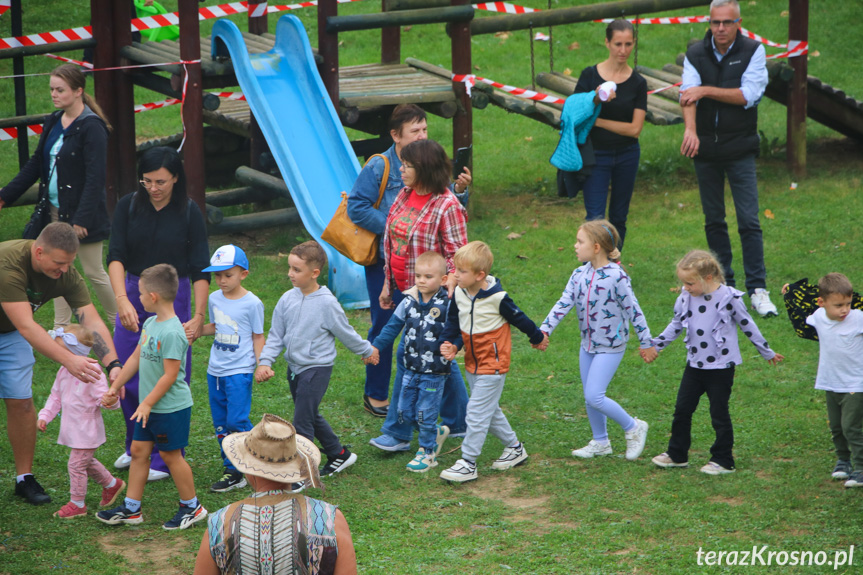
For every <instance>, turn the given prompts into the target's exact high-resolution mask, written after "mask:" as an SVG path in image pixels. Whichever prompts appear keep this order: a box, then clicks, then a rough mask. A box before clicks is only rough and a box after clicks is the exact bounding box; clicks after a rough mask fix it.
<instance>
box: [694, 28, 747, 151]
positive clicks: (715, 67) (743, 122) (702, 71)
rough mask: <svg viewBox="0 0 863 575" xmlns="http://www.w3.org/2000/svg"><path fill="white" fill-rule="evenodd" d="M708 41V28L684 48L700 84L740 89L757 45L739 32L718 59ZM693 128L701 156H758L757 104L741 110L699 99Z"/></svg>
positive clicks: (713, 101)
mask: <svg viewBox="0 0 863 575" xmlns="http://www.w3.org/2000/svg"><path fill="white" fill-rule="evenodd" d="M711 40H712V35H711V33H710V32H709V31H708V32H707V34H706V35H705V36H704V41H703V42H699V43H697V44H693V45H692V46H690V47H689V49H688V50H687V51H686V58H687V59H688V60H689V62H690V63H691V64H692V65H693V66H694V67H695V69H696V70H697V71H698V73H699V75H700V76H701V84H702V85H703V86H716V87H719V88H740V86H741V80H742V78H743V73H744V72H745V71H746V68H747V66H749V62H750V60H752V55H753V54H755V49H756V48H758V46H759V44H758V42H756V41H755V40H750V39H749V38H746V37H744V36H742V35H741V34H740V31H738V32H737V38H736V39H735V40H734V45H733V46H731V48H730V49H729V50H728V52H726V54H725V56H724V57H723V58H722V61H721V62H720V61H717V60H716V55H715V54H714V53H713V43H712V41H711ZM695 129H696V132H697V133H698V139H699V140H700V143H699V149H698V158H700V159H703V160H734V159H738V158H742V157H744V156H748V155H750V154H755V155H756V156H757V155H758V152H759V149H760V140H759V138H758V106H752V107H751V108H749V109H744V108H743V106H736V105H734V104H726V103H724V102H719V101H717V100H713V99H711V98H702V99H700V100H699V101H698V107H697V109H696V113H695Z"/></svg>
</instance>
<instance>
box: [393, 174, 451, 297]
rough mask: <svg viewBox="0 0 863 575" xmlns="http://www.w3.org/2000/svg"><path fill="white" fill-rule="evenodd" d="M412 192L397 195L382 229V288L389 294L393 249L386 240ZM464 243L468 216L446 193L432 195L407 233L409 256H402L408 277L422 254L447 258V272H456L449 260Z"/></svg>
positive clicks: (412, 274) (406, 189)
mask: <svg viewBox="0 0 863 575" xmlns="http://www.w3.org/2000/svg"><path fill="white" fill-rule="evenodd" d="M411 192H413V190H412V189H411V188H409V187H407V186H405V187H404V188H402V191H400V192H399V195H398V196H396V199H395V201H394V202H393V205H392V207H391V208H390V214H389V216H388V217H387V223H386V226H384V255H385V258H386V261H385V263H384V274H385V276H384V277H385V278H386V280H385V281H384V286H385V287H386V288H388V289H389V291H390V293H392V286H394V285H395V279H394V278H393V274H392V270H391V269H390V258H389V256H390V253H391V252H392V250H393V246H392V242H391V239H390V237H389V229H390V220H391V218H392V217H393V215H394V214H397V213H398V212H399V210H401V208H402V206H404V205H405V203H407V201H408V198H410V195H411ZM466 243H467V214H466V213H465V210H464V208H463V207H462V205H461V204H460V203H459V201H458V199H456V197H455V196H454V195H453V193H452V192H451V191H449V190H445V191H444V192H443V193H440V194H432V197H431V198H429V201H428V203H427V204H426V205H425V207H424V208H423V209H422V211H420V213H419V215H418V216H417V219H416V221H415V222H414V224H413V226H411V229H410V230H408V238H407V244H408V253H407V255H406V256H405V260H406V263H405V268H406V269H405V272H406V273H407V277H409V278H412V277H413V276H414V263H415V262H416V259H417V257H419V255H420V254H422V253H423V252H429V251H435V252H438V253H439V254H441V255H442V256H443V257H444V258H446V269H447V273H451V272H453V271H455V264H454V263H453V261H452V258H453V256H454V255H455V252H456V250H457V249H459V248H460V247H462V246H463V245H465V244H466Z"/></svg>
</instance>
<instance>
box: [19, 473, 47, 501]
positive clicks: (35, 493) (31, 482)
mask: <svg viewBox="0 0 863 575" xmlns="http://www.w3.org/2000/svg"><path fill="white" fill-rule="evenodd" d="M15 495H17V496H18V497H23V498H24V499H26V500H27V503H30V504H32V505H42V504H43V503H51V496H50V495H48V494H47V493H45V490H44V489H42V486H41V485H39V482H38V481H36V478H35V477H33V476H32V475H25V476H24V481H22V482H20V483H16V484H15Z"/></svg>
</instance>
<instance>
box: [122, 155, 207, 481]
mask: <svg viewBox="0 0 863 575" xmlns="http://www.w3.org/2000/svg"><path fill="white" fill-rule="evenodd" d="M138 177H139V179H140V182H139V188H138V191H137V192H135V193H133V194H128V195H126V196H123V197H122V198H120V201H119V202H117V207H116V208H115V209H114V233H113V234H112V235H111V241H110V243H109V246H108V275H109V276H110V278H111V285H112V287H113V288H114V293H115V294H116V297H117V308H118V313H117V321H116V324H115V328H114V346H115V347H116V348H117V355H118V356H119V357H120V361H126V359H127V358H128V357H129V356H130V355H131V354H132V352H133V351H135V347H136V346H137V345H138V339H139V335H140V334H139V333H138V332H139V330H140V326H141V325H142V324H143V322H144V320H145V319H147V318H148V317H150V316H151V315H153V314H150V313H147V312H146V311H144V308H143V306H142V304H141V301H140V298H139V293H138V276H139V275H140V273H141V272H142V271H144V270H145V269H147V268H149V267H151V266H154V265H156V264H171V265H172V266H174V267H175V268H176V269H177V275H179V277H180V289H179V290H178V291H177V297H176V299H175V300H174V310H175V312H176V313H177V317H178V318H180V321H181V322H183V326H184V327H185V328H186V337H188V338H189V342H190V343H191V342H193V341H194V340H195V339H197V338H198V336H199V335H200V334H201V327H202V326H203V324H204V313H205V312H206V309H207V298H208V296H209V285H210V274H209V273H205V272H202V271H201V270H203V269H204V268H206V267H208V266H209V265H210V248H209V246H208V244H207V228H206V225H205V223H204V217H203V216H202V215H201V210H200V209H198V206H197V204H195V203H194V202H192V201H191V200H189V198H188V196H187V194H186V176H185V173H184V171H183V163H182V161H181V160H180V154H179V153H177V151H176V150H174V149H173V148H166V147H157V148H152V149H150V150H147V151H146V152H144V153H143V154H142V155H141V158H140V160H139V161H138ZM192 292H194V296H195V297H194V305H195V307H194V313H193V311H192ZM191 375H192V349H191V347H189V349H188V352H187V355H186V382H187V383H188V382H189V381H190V380H191ZM125 390H126V396H125V398H123V399H122V400H121V406H122V408H123V414H124V415H125V418H126V451H125V452H124V453H123V454H122V455H121V456H120V457H119V458H118V459H117V461H116V462H115V463H114V466H115V467H119V468H124V467H128V466H129V464H130V463H131V457H130V456H129V446H130V445H131V441H132V432H133V431H134V425H131V426H130V423H132V422H130V421H129V417H131V415H132V414H133V413H134V412H135V410H136V409H137V408H138V394H137V390H138V378H137V376H135V377H133V378H132V379H131V380H130V381H129V383H127V384H126V387H125ZM166 477H168V467H167V465H165V463H164V462H163V461H162V460H161V458H160V457H159V456H158V454H156V453H154V454H153V456H152V460H151V463H150V480H151V481H153V480H156V479H164V478H166Z"/></svg>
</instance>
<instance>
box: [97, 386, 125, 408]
mask: <svg viewBox="0 0 863 575" xmlns="http://www.w3.org/2000/svg"><path fill="white" fill-rule="evenodd" d="M121 393H122V390H121ZM115 403H117V392H116V391H115V390H114V389H113V388H111V389H109V390H108V391H106V392H105V394H104V395H102V407H111V406H112V405H114V404H115Z"/></svg>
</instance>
